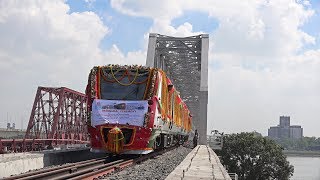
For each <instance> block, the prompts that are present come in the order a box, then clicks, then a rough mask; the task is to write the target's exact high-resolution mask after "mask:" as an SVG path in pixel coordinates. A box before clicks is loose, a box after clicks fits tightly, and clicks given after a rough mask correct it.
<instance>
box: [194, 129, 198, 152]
mask: <svg viewBox="0 0 320 180" xmlns="http://www.w3.org/2000/svg"><path fill="white" fill-rule="evenodd" d="M198 138H199V134H198V131H197V130H195V131H194V136H193V148H195V147H196V146H197V145H198Z"/></svg>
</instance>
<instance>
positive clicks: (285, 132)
mask: <svg viewBox="0 0 320 180" xmlns="http://www.w3.org/2000/svg"><path fill="white" fill-rule="evenodd" d="M268 137H270V138H272V139H299V138H302V137H303V128H301V126H297V125H292V126H291V125H290V116H280V124H279V125H278V126H271V127H270V128H269V129H268Z"/></svg>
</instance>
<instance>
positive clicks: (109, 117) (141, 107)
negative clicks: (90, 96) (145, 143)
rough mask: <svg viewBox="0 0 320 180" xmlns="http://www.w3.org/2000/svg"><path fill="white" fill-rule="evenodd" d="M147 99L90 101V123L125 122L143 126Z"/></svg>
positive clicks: (93, 124) (94, 124)
mask: <svg viewBox="0 0 320 180" xmlns="http://www.w3.org/2000/svg"><path fill="white" fill-rule="evenodd" d="M147 111H148V101H122V100H103V99H95V100H94V101H93V103H92V113H91V125H92V126H94V127H95V126H97V125H102V124H126V125H133V126H143V124H144V119H145V115H146V113H147Z"/></svg>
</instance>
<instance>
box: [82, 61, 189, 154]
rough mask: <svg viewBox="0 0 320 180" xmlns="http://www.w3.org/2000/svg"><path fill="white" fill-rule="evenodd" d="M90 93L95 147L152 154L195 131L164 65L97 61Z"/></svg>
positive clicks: (91, 135) (91, 124) (89, 84)
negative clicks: (129, 64) (122, 64)
mask: <svg viewBox="0 0 320 180" xmlns="http://www.w3.org/2000/svg"><path fill="white" fill-rule="evenodd" d="M86 95H87V113H88V114H87V118H88V119H87V122H88V132H89V135H90V139H91V151H92V152H106V153H110V154H148V153H150V152H152V151H154V150H156V149H159V148H166V147H170V146H173V145H175V144H178V143H183V142H185V141H186V140H187V139H188V137H189V135H190V134H191V133H192V116H191V114H190V111H189V110H188V107H187V105H186V104H185V103H184V102H183V100H182V99H181V97H180V95H179V92H178V91H177V90H176V88H175V87H174V86H173V84H172V82H171V80H170V79H169V78H168V77H167V75H166V73H165V72H164V71H162V70H161V69H158V68H151V67H145V66H137V65H133V66H127V65H124V66H121V65H107V66H95V67H93V68H92V69H91V71H90V74H89V77H88V85H87V88H86Z"/></svg>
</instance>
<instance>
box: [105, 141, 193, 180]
mask: <svg viewBox="0 0 320 180" xmlns="http://www.w3.org/2000/svg"><path fill="white" fill-rule="evenodd" d="M191 150H192V149H191V148H187V147H183V146H180V147H178V148H175V149H173V150H171V151H168V152H166V153H164V154H162V155H158V156H156V157H154V158H152V159H148V160H146V161H144V162H142V163H140V164H136V165H134V166H131V167H128V168H126V169H124V170H122V171H120V172H118V173H115V174H111V175H109V176H108V177H106V179H109V180H118V179H120V180H141V179H146V180H148V179H150V180H151V179H152V180H153V179H157V180H162V179H165V178H166V177H167V176H168V175H169V174H170V173H171V172H172V171H173V170H174V169H175V168H176V167H177V166H178V165H179V164H180V163H181V162H182V161H183V160H184V158H185V157H186V156H187V155H188V154H189V153H190V152H191Z"/></svg>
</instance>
